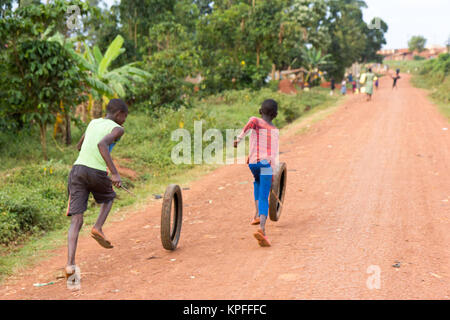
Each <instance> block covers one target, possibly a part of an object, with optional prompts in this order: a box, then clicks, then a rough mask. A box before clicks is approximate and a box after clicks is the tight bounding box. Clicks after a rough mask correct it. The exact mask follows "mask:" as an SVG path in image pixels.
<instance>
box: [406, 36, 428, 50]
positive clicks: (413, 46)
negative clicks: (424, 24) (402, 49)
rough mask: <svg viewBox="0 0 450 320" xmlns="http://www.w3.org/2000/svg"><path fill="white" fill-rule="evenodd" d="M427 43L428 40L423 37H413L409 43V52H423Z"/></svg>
mask: <svg viewBox="0 0 450 320" xmlns="http://www.w3.org/2000/svg"><path fill="white" fill-rule="evenodd" d="M426 43H427V39H425V37H423V36H412V37H411V39H409V41H408V48H409V51H411V52H414V51H418V52H422V51H423V50H425V44H426Z"/></svg>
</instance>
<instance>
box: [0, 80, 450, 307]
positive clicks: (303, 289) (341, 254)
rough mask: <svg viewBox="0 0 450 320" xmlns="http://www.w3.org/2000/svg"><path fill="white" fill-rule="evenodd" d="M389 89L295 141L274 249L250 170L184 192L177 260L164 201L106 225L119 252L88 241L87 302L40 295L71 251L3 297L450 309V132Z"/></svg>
mask: <svg viewBox="0 0 450 320" xmlns="http://www.w3.org/2000/svg"><path fill="white" fill-rule="evenodd" d="M390 84H391V81H390V80H388V79H385V78H382V79H381V87H380V89H379V90H378V91H377V92H375V96H374V99H373V101H371V102H368V103H366V102H365V101H364V97H363V96H362V95H358V96H351V97H349V98H348V99H347V100H346V101H345V102H344V103H343V104H342V106H340V107H339V109H338V110H337V111H336V112H335V113H334V114H332V115H331V116H329V117H328V118H326V119H325V120H323V121H320V122H318V123H316V124H314V125H312V126H311V128H310V129H309V130H308V131H307V132H306V133H303V134H295V133H296V131H298V130H296V128H291V130H289V133H290V134H287V135H284V136H283V137H282V141H281V151H282V152H283V154H282V155H281V160H282V161H285V162H286V163H287V165H288V170H289V171H288V186H287V194H286V202H285V208H284V211H283V214H282V216H281V219H280V221H278V222H276V223H274V222H271V221H270V222H269V223H268V226H267V232H268V236H269V238H270V239H271V241H272V244H273V246H272V247H270V248H260V247H258V245H257V242H256V240H255V239H254V238H253V236H252V234H253V231H254V230H255V228H256V227H254V226H250V225H249V222H250V220H251V217H252V215H253V212H254V205H253V202H252V184H251V182H252V181H251V174H250V171H249V170H248V168H247V167H245V166H243V165H242V166H239V165H235V166H224V167H221V168H219V169H218V170H216V171H214V172H213V173H212V174H209V175H207V176H205V177H203V178H202V179H201V180H199V181H196V182H194V183H193V184H192V185H191V186H190V190H187V191H184V192H183V197H184V201H185V204H186V206H185V208H184V213H185V219H184V222H183V229H182V234H181V240H180V244H179V248H178V249H177V250H176V251H175V252H167V251H165V250H164V249H162V246H161V242H160V240H159V232H160V230H159V228H158V226H159V223H160V208H161V203H159V202H158V203H154V204H152V205H149V206H148V208H146V209H145V210H142V211H139V212H133V213H130V214H129V215H128V216H127V218H126V219H125V220H124V221H118V222H112V223H110V224H108V225H107V227H106V228H105V232H106V234H107V235H108V236H109V238H110V239H111V240H112V241H113V244H114V245H115V248H114V249H112V250H105V249H102V248H101V247H99V246H98V244H97V243H96V242H95V241H94V240H92V239H90V238H89V237H83V238H82V239H81V241H80V244H79V252H78V258H77V262H78V263H79V265H80V268H81V271H82V273H83V281H82V288H81V290H80V291H77V292H71V291H68V290H67V289H66V286H65V283H64V281H59V282H57V283H56V284H54V285H50V286H46V287H39V288H36V287H33V286H32V284H33V283H36V282H48V281H52V280H54V279H55V270H57V269H58V268H60V267H62V266H64V263H65V258H66V249H65V248H64V247H63V248H60V249H58V250H56V252H55V253H56V255H55V256H54V257H53V258H50V259H49V260H48V261H45V262H43V263H41V264H39V265H38V266H37V267H35V268H33V269H32V270H29V271H28V272H27V273H25V274H24V275H21V276H18V277H16V278H15V279H11V280H9V281H8V282H6V283H4V285H3V286H2V288H0V298H1V299H431V298H437V299H449V296H450V282H449V279H450V259H449V256H450V255H449V251H450V136H449V135H450V130H444V129H443V128H448V127H450V125H449V123H448V121H447V120H446V119H445V118H444V117H443V116H441V115H440V114H439V113H438V111H437V110H436V107H435V106H433V105H432V104H430V103H429V102H428V100H427V99H426V95H425V93H424V92H423V91H421V90H419V89H415V88H412V87H411V85H410V84H409V76H408V75H403V76H402V80H401V81H400V83H399V89H398V90H397V91H392V90H391V89H390ZM243 123H244V119H243ZM174 182H176V181H174ZM210 200H212V202H211V201H210ZM88 227H89V226H88ZM394 264H396V267H393V265H394ZM370 266H372V267H370ZM369 267H370V268H369ZM368 268H369V270H375V271H376V270H378V271H380V273H379V275H380V278H379V279H380V288H379V289H376V287H375V288H373V286H372V288H373V289H369V288H368V286H367V281H368V278H369V277H371V276H372V277H374V276H376V273H371V274H369V273H367V271H368ZM371 279H374V278H371ZM371 283H372V282H371ZM373 283H375V286H376V282H373Z"/></svg>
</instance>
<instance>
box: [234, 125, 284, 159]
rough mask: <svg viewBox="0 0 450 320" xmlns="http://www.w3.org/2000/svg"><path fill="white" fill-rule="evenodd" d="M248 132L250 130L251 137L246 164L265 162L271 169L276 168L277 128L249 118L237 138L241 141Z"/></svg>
mask: <svg viewBox="0 0 450 320" xmlns="http://www.w3.org/2000/svg"><path fill="white" fill-rule="evenodd" d="M249 130H251V135H250V148H249V155H248V159H247V163H257V162H259V161H261V160H267V161H268V162H269V163H270V164H271V166H272V168H274V167H276V166H278V155H279V154H278V151H279V149H278V148H279V146H278V139H279V131H278V129H277V127H275V126H272V125H270V124H268V123H267V122H266V121H264V120H263V119H260V118H256V117H251V118H250V120H249V121H248V123H247V124H246V126H245V127H244V129H243V130H242V132H241V134H240V135H239V136H238V138H239V139H243V138H244V137H245V136H246V135H247V133H248V131H249Z"/></svg>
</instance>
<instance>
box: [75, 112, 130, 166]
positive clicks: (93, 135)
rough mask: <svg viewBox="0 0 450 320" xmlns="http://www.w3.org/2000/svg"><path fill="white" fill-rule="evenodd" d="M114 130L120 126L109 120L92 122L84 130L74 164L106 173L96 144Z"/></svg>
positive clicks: (104, 163) (104, 164)
mask: <svg viewBox="0 0 450 320" xmlns="http://www.w3.org/2000/svg"><path fill="white" fill-rule="evenodd" d="M114 128H121V126H120V125H119V124H117V123H116V122H114V121H112V120H109V119H104V118H100V119H94V120H92V121H91V122H90V123H89V125H88V127H87V129H86V133H85V134H84V141H83V144H82V146H81V150H80V154H79V155H78V159H77V161H75V163H74V164H79V165H83V166H86V167H89V168H94V169H98V170H102V171H106V162H105V160H103V157H102V155H101V154H100V150H98V143H99V142H100V141H101V140H102V139H103V138H104V137H105V136H106V135H107V134H110V133H111V131H112V130H113V129H114Z"/></svg>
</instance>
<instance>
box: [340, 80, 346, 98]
mask: <svg viewBox="0 0 450 320" xmlns="http://www.w3.org/2000/svg"><path fill="white" fill-rule="evenodd" d="M341 93H342V95H344V96H345V95H346V94H347V82H346V81H345V79H344V80H342V83H341Z"/></svg>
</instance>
